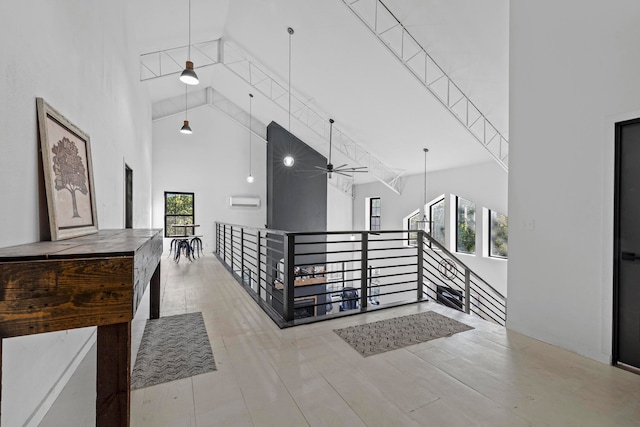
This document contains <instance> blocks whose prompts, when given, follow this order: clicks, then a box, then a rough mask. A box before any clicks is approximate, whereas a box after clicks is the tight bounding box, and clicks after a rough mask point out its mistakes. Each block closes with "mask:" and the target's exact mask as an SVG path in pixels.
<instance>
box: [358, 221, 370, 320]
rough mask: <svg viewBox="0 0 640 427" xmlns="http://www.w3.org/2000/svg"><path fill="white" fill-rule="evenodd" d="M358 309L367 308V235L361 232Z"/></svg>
mask: <svg viewBox="0 0 640 427" xmlns="http://www.w3.org/2000/svg"><path fill="white" fill-rule="evenodd" d="M360 252H361V253H360V308H361V309H362V308H367V293H368V292H367V276H368V271H367V267H368V264H369V233H367V232H366V231H363V232H362V233H361V239H360Z"/></svg>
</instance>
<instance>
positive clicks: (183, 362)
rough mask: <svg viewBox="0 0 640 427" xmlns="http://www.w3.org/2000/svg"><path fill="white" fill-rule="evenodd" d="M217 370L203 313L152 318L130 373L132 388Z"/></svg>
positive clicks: (147, 325) (145, 330)
mask: <svg viewBox="0 0 640 427" xmlns="http://www.w3.org/2000/svg"><path fill="white" fill-rule="evenodd" d="M215 370H216V362H215V360H214V358H213V352H212V351H211V345H210V344H209V337H208V335H207V329H206V328H205V326H204V320H203V319H202V313H188V314H179V315H176V316H169V317H161V318H159V319H150V320H148V321H147V324H146V326H145V328H144V333H143V335H142V342H141V344H140V349H139V350H138V357H136V363H135V365H134V367H133V373H132V374H131V389H132V390H136V389H139V388H143V387H149V386H152V385H156V384H161V383H166V382H169V381H174V380H179V379H181V378H187V377H191V376H194V375H199V374H204V373H207V372H210V371H215Z"/></svg>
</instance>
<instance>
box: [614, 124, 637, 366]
mask: <svg viewBox="0 0 640 427" xmlns="http://www.w3.org/2000/svg"><path fill="white" fill-rule="evenodd" d="M634 124H640V117H636V118H634V119H629V120H623V121H617V122H615V124H614V126H615V143H614V188H613V298H612V302H613V307H612V308H613V319H612V320H613V321H612V326H613V331H612V346H611V364H612V365H614V366H618V367H622V368H625V369H626V368H627V365H625V364H621V363H620V362H619V360H618V356H619V354H618V344H619V341H618V332H619V320H620V319H619V314H620V313H619V311H618V305H619V302H620V275H619V270H620V260H621V258H620V162H621V153H620V151H621V144H622V140H621V136H622V128H623V127H624V126H628V125H634ZM630 368H631V369H633V370H634V371H635V369H634V368H633V367H630Z"/></svg>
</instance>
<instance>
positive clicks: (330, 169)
mask: <svg viewBox="0 0 640 427" xmlns="http://www.w3.org/2000/svg"><path fill="white" fill-rule="evenodd" d="M334 122H335V121H334V120H333V119H329V127H330V128H329V129H330V130H329V162H328V163H327V167H324V168H323V167H321V166H315V168H316V169H319V170H320V171H322V172H321V173H326V174H327V175H328V176H329V179H331V175H332V174H334V173H337V174H338V175H344V176H348V177H353V175H350V174H353V173H361V172H368V171H367V167H366V166H358V167H347V164H346V163H345V164H344V165H340V166H338V167H334V166H333V164H332V163H331V146H332V137H333V123H334Z"/></svg>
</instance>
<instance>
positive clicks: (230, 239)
mask: <svg viewBox="0 0 640 427" xmlns="http://www.w3.org/2000/svg"><path fill="white" fill-rule="evenodd" d="M230 231H231V234H230V235H229V247H230V248H231V250H230V251H229V252H230V254H231V255H230V257H231V275H232V276H233V225H232V226H231V230H230Z"/></svg>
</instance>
